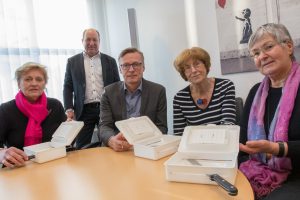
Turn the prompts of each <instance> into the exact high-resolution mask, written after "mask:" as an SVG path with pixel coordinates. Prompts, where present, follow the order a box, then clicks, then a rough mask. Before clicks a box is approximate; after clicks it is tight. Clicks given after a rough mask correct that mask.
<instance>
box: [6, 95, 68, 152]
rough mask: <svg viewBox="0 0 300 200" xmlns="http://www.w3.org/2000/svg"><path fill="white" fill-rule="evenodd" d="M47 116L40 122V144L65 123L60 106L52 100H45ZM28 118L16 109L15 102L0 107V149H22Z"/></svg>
mask: <svg viewBox="0 0 300 200" xmlns="http://www.w3.org/2000/svg"><path fill="white" fill-rule="evenodd" d="M47 101H48V103H47V104H48V105H47V109H48V111H49V114H48V116H47V117H46V119H45V120H44V121H43V122H42V124H41V126H42V130H43V136H42V142H48V141H50V140H51V138H52V135H53V133H54V132H55V130H56V129H57V128H58V126H59V125H60V124H61V123H62V122H64V121H66V115H65V112H64V109H63V106H62V104H61V103H60V102H59V101H58V100H56V99H53V98H47ZM27 122H28V118H27V117H26V116H25V115H24V114H23V113H22V112H21V111H20V110H19V109H18V107H17V105H16V101H15V100H11V101H9V102H6V103H3V104H1V105H0V148H3V147H4V145H5V146H7V147H11V146H13V147H16V148H18V149H23V147H24V136H25V131H26V127H27Z"/></svg>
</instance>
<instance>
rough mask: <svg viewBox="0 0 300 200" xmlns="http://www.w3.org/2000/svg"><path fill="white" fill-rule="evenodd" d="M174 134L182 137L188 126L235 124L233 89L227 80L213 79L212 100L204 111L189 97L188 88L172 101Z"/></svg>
mask: <svg viewBox="0 0 300 200" xmlns="http://www.w3.org/2000/svg"><path fill="white" fill-rule="evenodd" d="M173 119H174V121H173V127H174V134H176V135H182V133H183V130H184V128H185V127H186V126H188V125H206V124H217V125H219V124H229V125H233V124H235V87H234V85H233V83H232V82H231V81H230V80H228V79H219V78H215V86H214V91H213V94H212V98H211V100H210V102H209V104H208V106H207V108H206V109H200V108H199V107H198V106H197V105H196V104H195V102H194V101H193V98H192V96H191V91H190V86H187V87H186V88H184V89H182V90H180V91H179V92H178V93H177V94H176V95H175V96H174V99H173Z"/></svg>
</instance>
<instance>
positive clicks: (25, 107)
mask: <svg viewBox="0 0 300 200" xmlns="http://www.w3.org/2000/svg"><path fill="white" fill-rule="evenodd" d="M15 99H16V105H17V107H18V109H19V110H20V111H21V112H22V113H23V114H24V115H25V116H26V117H28V123H27V127H26V132H25V138H24V146H25V147H26V146H30V145H34V144H39V143H41V142H42V136H43V131H42V127H41V123H42V122H43V121H44V119H45V118H46V117H47V115H48V110H47V97H46V95H45V93H43V94H42V95H41V96H40V98H39V99H38V100H37V101H36V102H35V103H34V104H32V103H29V102H28V100H27V99H26V98H25V96H24V95H23V93H22V92H21V91H19V92H18V94H17V95H16V98H15Z"/></svg>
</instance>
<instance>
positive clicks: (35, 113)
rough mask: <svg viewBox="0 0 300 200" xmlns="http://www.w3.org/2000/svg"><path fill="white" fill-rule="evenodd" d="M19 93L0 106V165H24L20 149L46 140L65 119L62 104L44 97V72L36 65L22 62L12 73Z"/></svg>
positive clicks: (45, 73)
mask: <svg viewBox="0 0 300 200" xmlns="http://www.w3.org/2000/svg"><path fill="white" fill-rule="evenodd" d="M15 75H16V79H17V82H18V87H19V92H18V93H17V95H16V97H15V99H14V100H11V101H9V102H6V103H3V104H1V106H0V162H1V163H2V164H3V165H4V166H7V167H10V168H12V167H19V166H23V165H24V164H25V161H27V160H28V156H27V155H26V154H25V153H24V151H23V150H22V149H23V147H24V146H29V145H33V144H38V143H41V142H47V141H50V140H51V138H52V135H53V133H54V132H55V130H56V129H57V128H58V126H59V125H60V124H61V123H62V122H63V121H65V120H66V115H65V112H64V109H63V106H62V104H61V103H60V102H59V101H58V100H56V99H53V98H49V97H46V95H45V92H44V89H45V85H46V83H47V80H48V76H47V71H46V69H45V67H44V66H42V65H40V64H38V63H25V64H24V65H23V66H21V67H19V68H18V69H17V70H16V73H15Z"/></svg>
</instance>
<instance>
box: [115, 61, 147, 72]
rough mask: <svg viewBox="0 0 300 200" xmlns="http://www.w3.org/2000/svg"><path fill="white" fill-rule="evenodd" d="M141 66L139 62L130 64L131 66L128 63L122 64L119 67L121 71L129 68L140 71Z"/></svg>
mask: <svg viewBox="0 0 300 200" xmlns="http://www.w3.org/2000/svg"><path fill="white" fill-rule="evenodd" d="M142 65H143V63H141V62H134V63H131V64H129V63H125V64H122V65H120V66H121V68H122V69H123V70H125V71H126V70H129V69H130V67H131V66H132V68H133V69H134V70H136V69H140V67H141V66H142Z"/></svg>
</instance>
